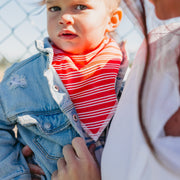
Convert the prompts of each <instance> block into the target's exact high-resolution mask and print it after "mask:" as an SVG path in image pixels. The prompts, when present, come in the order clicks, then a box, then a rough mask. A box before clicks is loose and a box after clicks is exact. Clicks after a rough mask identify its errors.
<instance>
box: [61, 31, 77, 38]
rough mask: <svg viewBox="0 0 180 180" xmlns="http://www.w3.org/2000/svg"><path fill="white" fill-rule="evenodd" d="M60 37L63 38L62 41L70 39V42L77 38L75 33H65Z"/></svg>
mask: <svg viewBox="0 0 180 180" xmlns="http://www.w3.org/2000/svg"><path fill="white" fill-rule="evenodd" d="M59 37H60V38H62V39H69V40H71V39H74V38H76V37H77V35H76V34H74V33H70V32H67V33H66V32H64V33H60V34H59Z"/></svg>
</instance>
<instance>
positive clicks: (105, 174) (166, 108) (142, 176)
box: [101, 23, 180, 180]
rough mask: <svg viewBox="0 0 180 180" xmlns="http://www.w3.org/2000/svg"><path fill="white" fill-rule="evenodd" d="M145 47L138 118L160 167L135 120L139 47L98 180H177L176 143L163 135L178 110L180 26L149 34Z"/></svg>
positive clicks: (179, 148)
mask: <svg viewBox="0 0 180 180" xmlns="http://www.w3.org/2000/svg"><path fill="white" fill-rule="evenodd" d="M170 31H171V32H170ZM150 44H151V58H150V65H149V68H148V74H147V78H146V84H145V89H144V96H143V113H144V121H145V122H144V123H145V125H146V128H147V130H148V133H149V135H150V138H151V140H152V142H153V144H154V146H155V149H156V151H157V156H158V158H159V159H160V162H159V161H158V160H157V159H156V158H155V157H154V155H152V153H151V151H150V149H149V147H148V145H147V144H146V141H145V139H144V136H143V134H142V130H141V127H140V124H139V117H138V91H139V84H140V81H141V77H142V73H143V69H144V64H145V59H146V58H145V56H146V44H145V42H144V43H143V44H142V46H141V48H140V50H139V52H138V54H137V56H136V59H135V61H134V63H133V67H132V70H131V72H130V74H129V77H128V79H127V81H126V85H125V88H124V91H123V94H122V96H121V99H120V102H119V104H118V108H117V111H116V114H115V116H114V118H113V121H112V124H111V127H110V131H109V135H108V138H107V142H106V145H105V148H104V152H103V156H102V162H101V168H102V169H101V171H102V180H118V179H119V180H175V179H180V137H170V136H169V137H168V136H164V130H163V129H164V125H165V123H166V122H167V120H168V119H169V118H170V117H171V116H172V114H174V113H175V112H176V111H177V109H178V108H179V106H180V96H179V78H178V77H179V76H178V68H177V65H176V62H177V57H178V56H179V54H180V23H174V24H171V25H169V26H163V27H159V28H157V29H156V30H154V31H153V32H151V33H150ZM152 52H153V53H152ZM162 164H163V165H162Z"/></svg>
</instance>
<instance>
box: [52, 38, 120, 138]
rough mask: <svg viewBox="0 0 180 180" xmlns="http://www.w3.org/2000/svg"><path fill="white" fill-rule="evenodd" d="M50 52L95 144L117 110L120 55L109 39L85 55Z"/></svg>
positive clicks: (82, 123) (116, 46) (54, 47)
mask: <svg viewBox="0 0 180 180" xmlns="http://www.w3.org/2000/svg"><path fill="white" fill-rule="evenodd" d="M53 50H54V58H53V63H52V65H53V67H54V68H55V70H56V72H57V74H58V75H59V77H60V78H61V80H62V82H63V83H64V86H65V87H66V89H67V91H68V93H69V95H70V98H71V100H72V102H73V103H74V106H75V108H76V111H77V113H78V116H79V119H80V121H81V125H82V128H83V129H84V130H85V132H86V133H87V134H88V135H89V136H90V137H91V138H92V139H93V140H95V141H97V139H98V138H99V136H100V135H101V133H102V132H103V130H104V129H105V128H106V126H107V125H108V123H109V122H110V120H111V118H112V116H113V114H114V112H115V109H116V105H117V98H116V93H115V80H116V76H117V74H118V71H119V67H120V63H121V59H122V53H121V51H120V49H119V47H118V45H117V44H116V42H115V41H114V40H112V39H109V38H106V39H105V40H104V41H103V42H102V43H101V44H100V45H99V46H98V48H96V49H95V50H94V51H92V52H90V53H88V54H85V55H71V54H67V53H65V52H63V51H62V50H60V49H58V48H57V47H56V46H55V45H53Z"/></svg>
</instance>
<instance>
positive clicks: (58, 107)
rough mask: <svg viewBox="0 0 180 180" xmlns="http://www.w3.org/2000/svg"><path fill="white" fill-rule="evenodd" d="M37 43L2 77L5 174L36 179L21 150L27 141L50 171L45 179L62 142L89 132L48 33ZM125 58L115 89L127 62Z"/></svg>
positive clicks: (1, 173)
mask: <svg viewBox="0 0 180 180" xmlns="http://www.w3.org/2000/svg"><path fill="white" fill-rule="evenodd" d="M36 48H37V50H38V51H39V53H38V54H35V55H34V56H32V57H30V58H28V59H26V60H24V61H21V62H19V63H15V64H14V65H13V66H12V67H11V68H9V69H8V70H7V71H6V73H5V75H4V78H3V80H2V82H1V83H0V180H10V179H11V180H12V179H14V180H21V179H23V180H24V179H26V180H28V179H31V175H30V172H29V168H28V165H27V159H25V158H24V156H23V155H22V152H21V150H22V147H23V146H24V145H26V144H28V145H29V146H30V148H31V149H32V150H33V152H34V155H33V157H32V159H33V162H34V163H37V164H38V165H39V166H41V167H42V169H43V171H44V172H45V176H44V177H42V179H51V174H52V172H54V171H55V170H56V169H57V165H56V163H57V160H58V159H59V158H60V157H62V148H63V146H64V145H66V144H70V143H71V141H72V139H73V138H74V137H76V136H81V137H84V138H85V136H84V132H83V130H82V128H81V125H80V121H79V118H78V116H77V112H76V110H75V108H74V105H73V103H72V101H71V99H70V97H69V94H68V92H67V90H66V89H65V87H64V85H63V83H62V81H61V79H60V78H59V76H58V75H57V73H56V71H55V69H54V68H53V66H52V60H53V49H52V47H51V45H50V43H49V40H48V38H46V39H45V40H44V41H36ZM124 64H125V65H123V66H121V69H120V71H119V74H118V76H117V79H116V92H119V89H120V86H119V84H121V82H122V78H123V76H124V71H125V70H126V67H127V63H124ZM15 125H17V128H18V134H17V136H15V134H14V131H13V129H14V127H15ZM85 139H86V138H85ZM32 159H31V160H32Z"/></svg>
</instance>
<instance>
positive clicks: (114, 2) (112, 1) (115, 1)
mask: <svg viewBox="0 0 180 180" xmlns="http://www.w3.org/2000/svg"><path fill="white" fill-rule="evenodd" d="M104 1H106V2H108V3H109V5H110V7H113V8H115V7H116V8H117V7H119V6H120V3H121V0H104ZM39 4H40V5H44V4H46V0H41V1H40V2H39Z"/></svg>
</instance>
